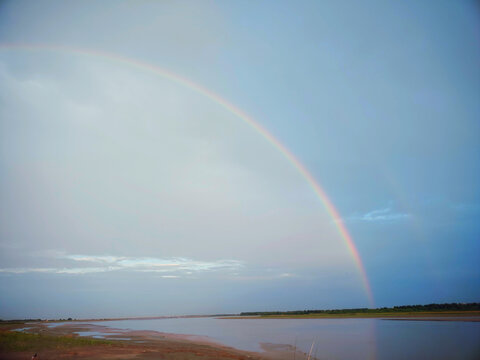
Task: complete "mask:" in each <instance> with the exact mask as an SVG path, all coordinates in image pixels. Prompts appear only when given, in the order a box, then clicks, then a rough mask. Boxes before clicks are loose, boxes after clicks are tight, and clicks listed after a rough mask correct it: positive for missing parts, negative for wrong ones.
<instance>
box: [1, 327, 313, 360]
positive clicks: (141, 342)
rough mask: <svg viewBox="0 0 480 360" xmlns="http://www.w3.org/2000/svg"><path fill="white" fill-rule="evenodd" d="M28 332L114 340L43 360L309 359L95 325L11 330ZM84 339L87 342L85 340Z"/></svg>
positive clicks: (284, 349) (53, 352)
mask: <svg viewBox="0 0 480 360" xmlns="http://www.w3.org/2000/svg"><path fill="white" fill-rule="evenodd" d="M22 328H28V329H27V330H25V332H26V333H27V334H42V335H50V336H59V337H65V336H66V337H79V335H78V334H77V332H92V333H95V334H98V333H100V334H102V336H103V338H104V339H105V340H114V341H112V344H109V345H92V346H78V347H72V348H66V349H62V348H54V349H50V348H46V349H39V350H35V351H33V352H34V353H35V352H36V353H38V356H39V360H42V359H52V360H56V359H68V358H75V359H84V360H86V359H140V360H153V359H167V360H175V359H184V360H200V359H202V360H205V359H219V360H227V359H228V360H274V359H278V360H287V359H288V360H289V359H292V358H293V357H295V358H296V359H299V360H302V359H306V358H307V356H306V354H305V353H303V352H300V351H297V352H296V353H295V356H294V348H293V347H292V346H290V345H279V344H262V349H263V350H264V351H263V352H261V353H257V352H249V351H243V350H238V349H235V348H231V347H228V346H225V345H222V344H220V343H217V342H214V341H213V340H212V339H209V338H207V337H201V336H195V335H180V334H170V333H162V332H157V331H145V330H134V331H130V330H127V331H126V330H122V329H115V328H110V327H105V326H100V325H95V324H75V323H67V324H62V325H58V326H55V327H49V326H48V324H46V323H28V324H23V325H18V326H16V327H12V328H11V329H9V330H14V329H22ZM82 338H85V337H83V336H82ZM31 356H32V351H28V352H27V351H5V350H4V349H1V348H0V358H1V359H12V360H17V359H30V357H31Z"/></svg>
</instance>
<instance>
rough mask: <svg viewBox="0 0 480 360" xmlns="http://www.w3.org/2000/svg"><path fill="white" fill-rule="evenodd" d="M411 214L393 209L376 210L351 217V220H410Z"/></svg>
mask: <svg viewBox="0 0 480 360" xmlns="http://www.w3.org/2000/svg"><path fill="white" fill-rule="evenodd" d="M409 217H410V214H406V213H399V212H393V211H392V208H390V207H387V208H383V209H376V210H372V211H369V212H367V213H365V214H363V215H361V216H353V217H350V220H359V221H367V222H381V221H384V222H387V221H396V220H401V219H406V218H409Z"/></svg>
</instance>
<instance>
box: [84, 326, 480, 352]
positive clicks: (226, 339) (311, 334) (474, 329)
mask: <svg viewBox="0 0 480 360" xmlns="http://www.w3.org/2000/svg"><path fill="white" fill-rule="evenodd" d="M92 324H93V323H92ZM94 324H95V325H101V326H106V327H109V328H112V329H123V330H153V331H159V332H165V333H173V334H183V335H193V336H201V337H208V338H209V339H210V340H211V341H214V342H217V343H221V344H224V345H227V346H231V347H234V348H237V349H241V350H248V351H263V350H265V349H266V348H267V347H268V345H269V344H270V345H271V344H278V345H290V346H285V347H284V348H285V351H293V347H294V346H296V347H297V348H298V349H300V350H301V351H303V352H305V353H308V352H309V351H310V348H311V346H312V343H313V344H314V347H313V350H312V355H313V354H315V356H316V358H317V359H319V360H320V359H337V360H347V359H359V360H362V359H365V360H367V359H368V360H372V359H376V360H386V359H389V360H400V359H413V360H416V359H418V360H420V359H422V360H423V359H445V360H446V359H472V360H473V359H480V322H468V321H401V320H400V321H399V320H389V319H228V318H227V319H225V318H214V317H201V318H167V319H149V320H146V319H145V320H143V319H142V320H137V319H135V320H115V321H100V322H94ZM84 335H86V334H84ZM90 335H91V334H90ZM104 335H105V334H104ZM292 354H293V352H292ZM292 356H293V355H292Z"/></svg>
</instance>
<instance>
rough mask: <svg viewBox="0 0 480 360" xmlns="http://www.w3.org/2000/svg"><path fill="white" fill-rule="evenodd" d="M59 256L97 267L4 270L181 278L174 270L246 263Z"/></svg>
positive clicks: (236, 267)
mask: <svg viewBox="0 0 480 360" xmlns="http://www.w3.org/2000/svg"><path fill="white" fill-rule="evenodd" d="M56 258H59V259H66V260H71V261H73V262H75V263H78V262H90V263H96V265H97V266H93V267H90V266H85V267H78V266H75V267H58V268H56V267H49V268H38V267H32V268H28V267H21V268H3V269H0V272H2V273H12V274H25V273H49V274H79V275H81V274H91V273H103V272H111V271H120V270H124V271H136V272H156V273H159V272H160V273H169V274H168V275H163V276H162V277H164V278H178V277H179V276H178V275H174V274H173V273H177V274H178V273H181V274H186V275H191V274H193V273H195V272H206V271H220V270H222V271H225V270H227V271H229V270H230V271H233V270H235V271H238V270H239V269H240V268H242V267H243V266H244V263H243V262H242V261H238V260H224V259H221V260H215V261H197V260H192V259H188V258H171V259H160V258H152V257H140V258H135V257H126V256H112V255H77V254H74V255H72V254H68V255H57V256H56Z"/></svg>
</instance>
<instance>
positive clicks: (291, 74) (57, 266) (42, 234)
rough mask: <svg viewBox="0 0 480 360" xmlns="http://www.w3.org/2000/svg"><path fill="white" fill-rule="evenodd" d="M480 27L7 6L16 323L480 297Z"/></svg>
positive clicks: (441, 15) (2, 195) (171, 6)
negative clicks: (327, 200) (53, 319)
mask: <svg viewBox="0 0 480 360" xmlns="http://www.w3.org/2000/svg"><path fill="white" fill-rule="evenodd" d="M479 14H480V12H479V8H478V4H477V3H476V2H474V1H467V0H465V1H455V2H452V1H422V2H419V1H402V2H385V1H374V0H371V1H363V2H356V3H354V2H347V1H322V2H318V1H262V2H243V1H222V2H210V1H165V2H160V1H101V2H100V1H78V2H65V1H21V0H20V1H2V2H0V199H1V201H0V318H4V319H11V318H66V317H73V318H90V317H102V318H103V317H121V316H155V315H174V314H218V313H238V312H241V311H262V310H297V309H332V308H347V307H350V308H352V307H372V306H378V307H380V306H394V305H405V304H426V303H432V302H436V303H442V302H477V301H480V267H479V265H478V264H479V263H480V241H479V240H480V222H479V221H478V219H479V216H480V188H479V186H478V184H479V183H480V137H479V134H480V121H479V119H480V102H479V99H480V67H479V66H478V65H479V64H480V47H479V44H480V31H479V30H480V15H479ZM179 79H184V80H179ZM225 104H228V105H227V106H225ZM232 106H234V107H232ZM233 109H238V111H237V110H233ZM240 111H241V113H240ZM242 114H243V115H242ZM246 116H248V119H246ZM259 128H262V129H264V132H262V131H263V130H262V131H259ZM269 137H270V140H269ZM271 139H276V140H275V141H276V142H277V143H275V141H274V142H272V141H271ZM279 144H281V145H279ZM281 149H284V150H281ZM286 154H287V155H286ZM288 154H290V155H291V156H293V158H292V157H291V156H290V155H288ZM289 156H290V157H289ZM292 159H295V161H292ZM296 161H298V162H296ZM300 164H301V165H300ZM302 167H303V169H305V171H307V172H308V174H309V176H311V179H313V180H312V181H314V183H312V181H309V180H308V176H306V172H305V171H304V172H302V171H301V168H302ZM312 185H315V186H317V185H318V186H319V187H320V188H321V189H322V191H324V193H325V194H326V195H327V197H328V199H329V201H330V202H331V204H333V206H334V208H335V209H336V212H337V213H338V216H336V217H335V216H332V211H331V209H329V205H328V204H327V203H326V202H325V199H323V200H322V198H321V196H319V194H318V193H316V192H315V190H314V186H312ZM341 229H346V231H347V233H348V234H349V236H351V239H352V241H353V247H352V245H350V244H349V243H348V241H347V240H346V236H345V234H346V233H342V231H341ZM356 253H358V256H359V258H358V259H360V262H358V261H357V260H356V258H355V254H356Z"/></svg>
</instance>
